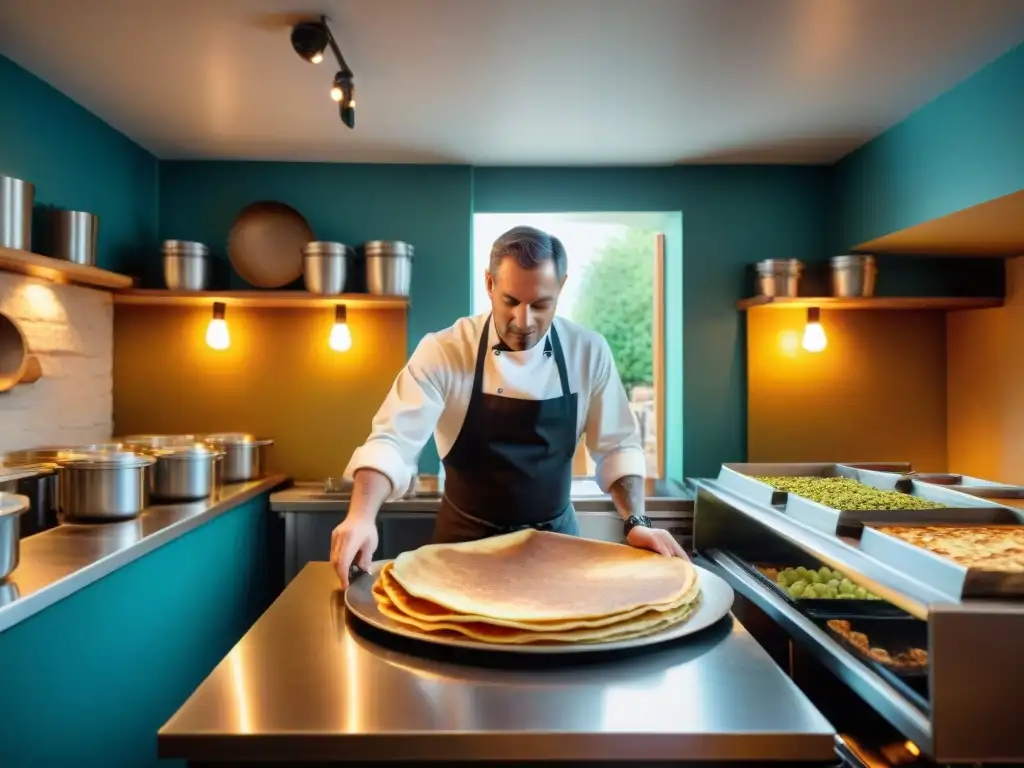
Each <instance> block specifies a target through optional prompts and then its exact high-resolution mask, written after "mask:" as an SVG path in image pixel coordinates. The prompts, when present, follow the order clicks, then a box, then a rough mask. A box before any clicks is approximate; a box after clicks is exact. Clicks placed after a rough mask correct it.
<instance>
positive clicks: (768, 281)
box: [755, 259, 804, 297]
mask: <svg viewBox="0 0 1024 768" xmlns="http://www.w3.org/2000/svg"><path fill="white" fill-rule="evenodd" d="M755 269H756V270H757V293H758V295H760V296H780V297H781V296H797V295H799V290H800V276H801V275H802V274H803V271H804V265H803V264H802V263H801V262H800V261H798V260H796V259H764V260H763V261H759V262H757V264H756V265H755Z"/></svg>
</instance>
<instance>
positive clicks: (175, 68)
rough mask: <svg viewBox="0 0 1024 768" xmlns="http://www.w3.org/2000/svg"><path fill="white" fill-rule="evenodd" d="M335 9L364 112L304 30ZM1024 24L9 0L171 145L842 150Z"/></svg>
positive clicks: (334, 156)
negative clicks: (309, 52)
mask: <svg viewBox="0 0 1024 768" xmlns="http://www.w3.org/2000/svg"><path fill="white" fill-rule="evenodd" d="M320 12H326V13H327V15H328V16H329V17H330V18H331V20H332V21H331V24H332V28H333V30H334V33H335V36H336V37H337V38H338V41H339V44H340V45H341V49H342V51H343V53H344V54H345V57H346V59H347V60H348V63H349V64H350V65H351V67H352V69H353V70H354V72H355V76H356V88H357V104H358V114H357V124H356V130H355V131H349V130H348V129H347V128H345V127H344V126H343V125H342V124H341V122H340V120H339V119H338V115H337V105H336V104H335V103H334V102H332V101H331V100H330V99H329V97H328V90H329V88H330V83H331V79H332V77H333V74H334V70H335V68H334V66H333V61H332V60H331V58H329V57H328V58H327V59H325V61H324V63H323V64H320V65H319V66H314V65H311V64H308V63H306V62H304V61H302V60H301V59H300V58H299V57H298V56H297V55H296V54H295V53H294V52H293V51H292V49H291V44H290V42H289V39H288V38H289V30H290V27H291V24H292V23H294V22H295V21H297V20H299V19H300V18H304V17H305V18H313V17H315V16H316V15H318V14H319V13H320ZM1022 40H1024V1H1022V0H313V1H312V2H311V0H0V53H3V54H4V55H6V56H8V57H9V58H11V59H13V60H14V61H15V62H17V63H18V64H21V65H22V66H24V67H25V68H26V69H28V70H30V71H31V72H33V73H35V74H37V75H38V76H39V77H41V78H43V79H44V80H45V81H47V82H49V83H51V84H52V85H53V86H55V87H56V88H58V89H59V90H61V91H63V92H64V93H66V94H68V95H69V96H71V97H72V98H73V99H75V100H76V101H78V102H79V103H81V104H83V105H84V106H85V107H87V108H88V109H90V110H92V111H93V112H95V113H96V114H98V115H100V116H101V117H102V118H104V119H105V120H106V121H107V122H109V123H111V124H112V125H114V126H115V127H116V128H118V129H120V130H122V131H124V132H125V133H126V134H127V135H128V136H130V137H131V138H133V139H134V140H135V141H137V142H138V143H140V144H141V145H142V146H144V147H146V148H147V149H149V150H151V151H152V152H154V153H155V154H156V155H157V156H159V157H161V158H230V159H273V160H324V161H347V162H442V163H473V164H477V165H491V164H509V165H523V164H537V165H549V164H566V165H573V164H587V165H614V164H659V163H676V162H791V163H817V162H829V161H833V160H836V159H838V158H839V157H841V156H843V155H844V154H846V153H847V152H849V151H851V150H852V149H854V148H856V147H857V146H859V145H861V144H863V143H864V142H865V141H867V140H868V139H870V138H871V137H873V136H875V135H877V134H879V133H881V132H882V131H883V130H885V129H886V128H887V127H889V126H891V125H893V124H894V123H896V122H898V121H899V120H901V119H902V118H903V117H905V116H906V115H908V114H909V113H910V112H912V111H913V110H914V109H916V108H917V107H920V106H921V105H923V104H925V103H926V102H928V101H929V100H931V99H932V98H934V97H935V96H937V95H938V94H940V93H942V92H943V91H945V90H947V89H948V88H950V87H951V86H953V85H955V84H956V83H957V82H958V81H960V80H962V79H963V78H965V77H967V76H969V75H970V74H972V73H973V72H975V71H976V70H978V69H979V68H980V67H982V66H983V65H985V64H986V63H988V62H990V61H991V60H993V59H995V58H996V57H998V56H999V55H1001V54H1002V53H1004V52H1005V51H1007V50H1009V49H1010V48H1012V47H1013V46H1014V45H1016V44H1018V43H1020V42H1021V41H1022ZM12 106H13V105H12V104H11V103H10V102H9V101H7V100H6V99H5V100H4V107H3V108H5V109H9V108H12Z"/></svg>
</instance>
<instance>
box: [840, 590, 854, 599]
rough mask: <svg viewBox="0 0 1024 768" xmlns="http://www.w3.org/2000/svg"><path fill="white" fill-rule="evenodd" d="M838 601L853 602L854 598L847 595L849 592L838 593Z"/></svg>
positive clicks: (849, 594) (851, 595)
mask: <svg viewBox="0 0 1024 768" xmlns="http://www.w3.org/2000/svg"><path fill="white" fill-rule="evenodd" d="M839 599H840V600H855V599H856V597H855V596H854V595H853V594H851V593H849V592H840V593H839Z"/></svg>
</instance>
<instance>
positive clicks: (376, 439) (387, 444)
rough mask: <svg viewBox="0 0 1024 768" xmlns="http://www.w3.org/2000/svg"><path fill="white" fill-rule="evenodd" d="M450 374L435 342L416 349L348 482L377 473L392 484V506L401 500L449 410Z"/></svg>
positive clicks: (357, 457) (357, 452) (347, 473)
mask: <svg viewBox="0 0 1024 768" xmlns="http://www.w3.org/2000/svg"><path fill="white" fill-rule="evenodd" d="M450 378H451V376H450V371H449V370H448V365H447V361H446V358H445V356H444V352H443V350H442V349H441V347H440V345H439V344H438V343H437V341H436V340H435V339H434V337H433V336H426V337H424V339H423V340H422V341H421V342H420V343H419V345H417V347H416V351H415V352H413V354H412V357H410V358H409V362H408V363H406V365H405V367H404V368H403V369H402V371H401V372H400V373H399V374H398V377H397V378H396V379H395V383H394V384H393V385H392V387H391V390H390V392H388V396H387V398H385V400H384V403H383V405H381V407H380V410H378V411H377V414H376V415H375V416H374V417H373V425H372V428H371V430H370V436H369V437H368V438H367V440H366V442H365V443H363V445H361V446H360V447H359V448H357V449H356V450H355V452H353V454H352V458H351V459H350V460H349V463H348V466H347V467H346V468H345V477H346V478H349V479H352V477H353V476H354V475H355V473H356V471H357V470H360V469H375V470H377V471H378V472H380V473H381V474H383V475H385V476H386V477H387V478H388V480H390V481H391V493H390V494H389V496H388V499H387V500H388V501H396V500H398V499H400V498H402V497H403V496H404V495H405V493H406V492H407V491H408V490H409V483H410V482H411V481H412V476H413V474H415V472H416V465H417V462H418V461H419V455H420V452H421V451H422V450H423V446H424V445H425V444H426V442H427V440H428V439H429V438H430V435H431V434H432V433H433V431H434V427H435V426H436V425H437V420H438V418H439V417H440V415H441V412H442V410H443V409H444V402H445V392H446V388H447V383H448V381H449V380H450Z"/></svg>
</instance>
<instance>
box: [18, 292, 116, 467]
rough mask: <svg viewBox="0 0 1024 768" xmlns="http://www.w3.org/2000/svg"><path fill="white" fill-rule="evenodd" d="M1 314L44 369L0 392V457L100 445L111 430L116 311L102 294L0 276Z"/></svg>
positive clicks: (106, 295)
mask: <svg viewBox="0 0 1024 768" xmlns="http://www.w3.org/2000/svg"><path fill="white" fill-rule="evenodd" d="M0 312H2V313H4V314H5V315H7V316H8V317H10V318H11V319H13V320H14V321H15V322H16V323H17V324H18V325H19V327H20V328H21V331H22V333H23V334H25V337H26V339H27V341H28V344H29V347H30V350H31V352H32V353H33V354H35V355H36V356H37V357H38V358H39V361H40V363H41V364H42V369H43V377H42V378H41V379H39V381H37V382H35V383H34V384H27V385H21V386H17V387H15V388H14V389H12V390H10V391H8V392H5V393H0V451H10V450H17V449H19V448H29V447H32V446H37V445H53V444H59V445H82V444H86V443H94V442H99V441H103V440H106V439H107V438H109V437H110V435H111V431H112V429H113V356H114V323H113V321H114V307H113V302H112V301H111V297H110V294H109V293H107V292H105V291H98V290H93V289H90V288H81V287H78V286H67V285H54V284H53V283H48V282H46V281H43V280H37V279H34V278H28V277H24V276H21V275H16V274H12V273H7V272H0Z"/></svg>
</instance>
